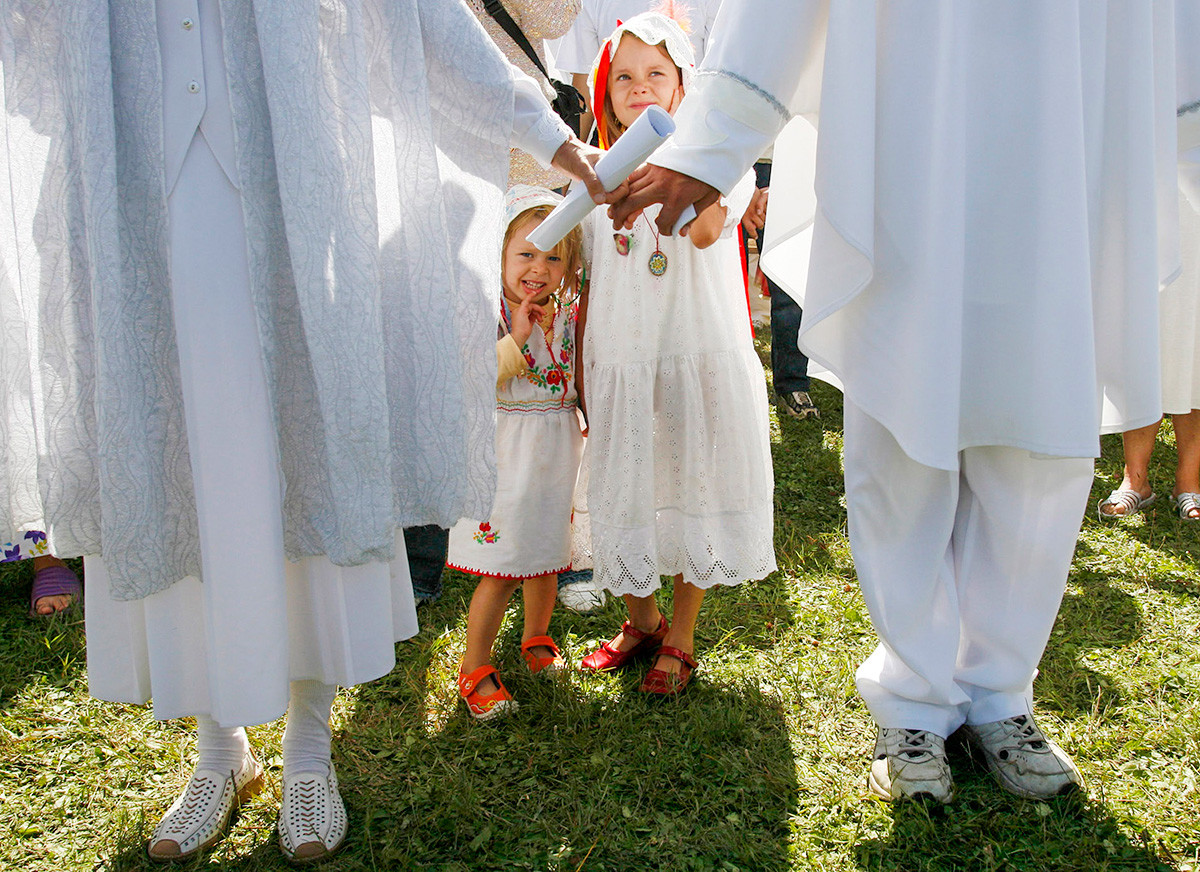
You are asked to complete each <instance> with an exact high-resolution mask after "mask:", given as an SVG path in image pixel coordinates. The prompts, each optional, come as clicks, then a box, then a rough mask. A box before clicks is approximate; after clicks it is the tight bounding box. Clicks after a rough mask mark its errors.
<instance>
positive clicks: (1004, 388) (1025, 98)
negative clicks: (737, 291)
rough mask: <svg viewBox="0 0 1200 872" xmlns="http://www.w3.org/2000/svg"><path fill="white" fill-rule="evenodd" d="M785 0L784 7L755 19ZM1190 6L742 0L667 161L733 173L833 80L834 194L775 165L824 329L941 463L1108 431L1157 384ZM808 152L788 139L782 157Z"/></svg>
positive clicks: (775, 220)
mask: <svg viewBox="0 0 1200 872" xmlns="http://www.w3.org/2000/svg"><path fill="white" fill-rule="evenodd" d="M768 7H769V10H770V14H771V15H772V16H773V19H772V20H773V23H774V25H775V26H774V27H773V28H770V29H759V28H757V27H754V26H753V25H752V23H751V22H753V21H754V20H755V19H756V18H757V17H758V16H759V15H766V14H767V10H768ZM1172 11H1173V10H1172V6H1171V4H1170V2H1167V0H1155V2H1145V0H1114V2H1109V3H1092V2H1079V0H1050V2H1046V0H1026V2H1013V3H1002V4H991V3H989V4H980V3H929V2H926V0H891V2H888V3H883V4H875V3H858V2H848V0H826V2H818V0H806V2H797V3H792V4H786V5H779V4H771V3H767V2H765V0H726V2H725V3H724V5H723V7H722V10H721V13H720V16H719V18H718V22H717V25H716V27H715V28H714V34H715V38H714V39H713V41H712V43H711V44H710V46H709V54H708V55H707V57H706V59H705V62H704V64H703V65H702V70H701V72H700V74H699V75H698V78H697V84H696V86H695V87H694V88H693V89H692V92H691V93H690V94H689V95H688V98H687V99H686V100H685V102H684V104H683V106H682V107H681V108H680V111H679V112H678V113H677V121H678V122H679V132H678V133H677V135H676V137H675V140H674V142H673V143H672V144H669V145H668V146H667V147H666V148H664V149H663V150H661V151H660V152H659V153H658V155H657V156H656V157H655V158H654V160H653V162H654V163H657V164H661V165H663V166H666V167H670V168H672V169H676V170H679V171H681V172H685V173H687V174H689V175H692V176H694V177H697V178H701V179H704V180H705V181H708V182H710V183H712V184H714V185H715V186H716V187H718V188H720V189H722V190H728V189H729V187H730V186H731V185H732V184H733V182H734V180H735V179H736V178H737V177H738V175H739V174H740V173H741V172H742V171H743V169H744V167H745V166H748V165H749V163H750V162H751V161H752V160H753V159H754V157H755V156H756V155H757V154H758V153H760V152H761V150H762V147H763V144H764V143H765V142H766V141H767V140H769V139H770V138H771V137H772V136H774V135H775V134H776V133H777V132H778V131H779V129H780V128H781V127H782V126H783V124H784V122H785V120H786V119H787V117H788V116H789V115H790V114H793V113H809V114H813V113H815V110H816V109H817V105H818V102H819V104H820V118H819V130H820V135H819V140H818V145H817V149H818V151H817V156H816V180H817V182H816V201H817V204H818V208H817V210H816V215H815V217H814V216H812V215H811V212H810V214H809V215H808V216H807V218H806V217H805V216H802V215H798V214H796V211H795V209H796V205H797V204H799V203H800V202H801V201H802V200H803V199H804V198H803V197H800V196H797V195H796V192H794V191H785V190H781V188H780V184H779V180H778V179H777V180H776V183H775V185H774V187H775V191H774V195H773V196H772V198H771V202H772V210H773V211H772V215H771V221H770V222H768V226H773V227H774V229H775V234H774V236H775V247H776V251H775V256H774V258H772V257H771V254H770V253H768V255H767V256H766V258H765V264H766V266H767V268H768V270H771V269H772V268H773V269H774V276H775V278H776V279H777V281H779V282H780V284H781V285H783V286H784V287H785V288H787V289H788V290H789V292H790V293H793V295H795V296H798V297H802V302H803V306H804V315H805V318H804V327H803V332H802V336H801V346H802V347H803V348H804V350H805V351H806V352H807V353H808V354H809V356H810V357H811V358H813V360H814V362H815V363H816V364H817V366H818V367H820V368H823V369H824V370H825V371H826V372H827V373H828V375H827V376H826V377H828V378H830V379H831V380H833V381H835V382H836V383H839V384H841V385H842V386H843V387H844V389H845V391H846V394H847V396H848V397H849V398H851V399H852V400H853V401H854V402H855V403H856V404H857V405H858V406H859V407H860V408H861V409H863V410H864V411H865V412H866V413H867V414H868V415H870V416H871V417H872V418H875V419H876V420H878V421H880V422H881V423H882V424H883V425H884V426H885V427H886V428H887V429H888V430H889V431H890V432H891V433H892V434H893V435H894V436H895V438H896V439H897V441H898V442H899V443H900V444H901V446H902V447H903V448H904V450H905V452H906V453H908V454H909V456H911V457H912V458H913V459H915V460H917V461H919V462H921V463H924V464H927V465H930V466H935V467H940V468H943V469H956V468H957V465H958V457H959V455H958V452H959V451H960V450H961V449H963V448H967V447H971V446H977V445H1006V446H1011V447H1020V448H1026V449H1028V450H1030V451H1033V452H1035V453H1039V454H1047V455H1057V456H1078V457H1089V456H1094V455H1096V454H1097V452H1098V450H1099V440H1098V438H1097V434H1098V432H1099V431H1100V429H1101V426H1102V420H1103V426H1104V428H1105V429H1107V430H1121V429H1127V428H1129V427H1136V426H1140V425H1143V424H1146V423H1149V422H1151V421H1153V420H1155V419H1156V417H1157V416H1158V413H1159V410H1160V408H1159V407H1160V401H1159V386H1158V367H1157V360H1156V358H1155V355H1154V353H1153V349H1154V348H1155V347H1156V344H1157V321H1158V319H1157V306H1156V292H1157V290H1158V288H1159V285H1160V279H1167V278H1169V277H1170V276H1171V275H1172V274H1173V273H1174V271H1175V269H1176V267H1177V257H1176V256H1175V254H1173V252H1172V251H1171V247H1170V245H1167V246H1164V249H1163V252H1162V254H1161V256H1160V252H1159V241H1160V236H1161V238H1163V239H1167V240H1170V239H1172V238H1173V230H1174V224H1175V217H1176V212H1175V195H1174V190H1173V188H1174V184H1173V169H1174V165H1173V164H1174V154H1173V148H1174V128H1173V123H1172V122H1173V114H1174V112H1173V110H1174V108H1175V106H1174V101H1173V85H1174V63H1173V58H1174V46H1173V44H1172V40H1171V36H1172V17H1173V16H1172ZM706 71H707V72H706ZM818 95H819V99H818ZM714 108H716V109H718V111H709V110H712V109H714ZM755 131H758V133H757V135H756V133H755ZM795 157H796V154H795V150H794V149H793V148H791V147H789V148H787V149H785V148H784V147H783V145H782V144H781V145H780V147H777V149H776V152H775V172H776V173H780V172H781V170H783V167H784V165H786V164H787V163H788V162H789V160H793V159H794V158H795ZM783 171H784V173H785V174H786V172H787V171H786V170H783ZM781 203H782V204H784V205H783V206H781V207H780V209H781V211H780V212H778V213H777V212H776V211H775V209H776V207H777V206H779V204H781ZM789 204H790V205H791V211H792V214H790V215H789V214H787V212H788V205H789ZM805 229H811V231H812V233H811V263H810V262H809V254H810V251H809V244H808V243H809V240H808V239H807V238H805V237H804V235H803V234H802V233H801V231H803V230H805ZM772 264H774V267H772ZM806 276H807V283H806V282H805V278H806Z"/></svg>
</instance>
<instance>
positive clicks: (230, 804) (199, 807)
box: [146, 753, 263, 863]
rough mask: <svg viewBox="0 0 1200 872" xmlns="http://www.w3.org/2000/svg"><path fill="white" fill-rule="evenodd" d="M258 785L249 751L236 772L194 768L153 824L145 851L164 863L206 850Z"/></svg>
mask: <svg viewBox="0 0 1200 872" xmlns="http://www.w3.org/2000/svg"><path fill="white" fill-rule="evenodd" d="M262 787H263V770H262V766H260V765H259V764H258V761H257V760H256V759H254V755H253V754H252V753H247V754H246V756H245V757H244V758H243V759H242V767H241V769H240V770H239V771H238V772H236V773H235V772H223V773H222V772H217V771H215V770H212V769H197V770H196V771H195V772H194V773H192V777H191V779H189V780H188V783H187V786H186V787H185V788H184V789H183V793H181V794H180V795H179V797H178V798H177V799H176V800H175V802H173V803H172V804H171V807H170V808H169V809H167V813H166V814H165V815H163V818H162V820H160V821H159V822H158V826H156V827H155V828H154V832H153V833H152V834H151V835H150V841H149V842H147V843H146V854H147V855H148V856H149V857H150V859H151V860H153V861H154V862H156V863H167V862H176V861H179V860H186V859H187V858H188V857H191V856H194V855H196V854H199V853H200V852H201V851H206V850H208V849H209V848H211V847H212V846H213V845H215V844H216V843H217V842H219V841H220V840H221V839H222V838H223V837H224V836H225V833H226V832H228V830H229V823H230V821H231V820H232V819H233V813H234V812H235V811H236V810H237V808H238V806H239V805H241V804H242V803H243V802H246V801H247V800H249V799H250V798H251V797H252V796H254V795H255V794H256V793H258V792H259V791H260V790H262Z"/></svg>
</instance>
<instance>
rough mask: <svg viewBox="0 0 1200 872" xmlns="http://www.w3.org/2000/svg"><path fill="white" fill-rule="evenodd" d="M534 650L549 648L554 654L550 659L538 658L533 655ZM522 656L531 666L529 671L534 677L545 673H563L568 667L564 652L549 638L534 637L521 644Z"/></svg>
mask: <svg viewBox="0 0 1200 872" xmlns="http://www.w3.org/2000/svg"><path fill="white" fill-rule="evenodd" d="M534 648H549V649H550V650H551V651H553V652H554V653H553V654H551V655H550V656H549V657H538V656H537V655H536V654H534V653H533V650H532V649H534ZM521 656H522V657H524V658H525V662H526V663H528V664H529V671H530V672H532V673H533V674H534V675H537V674H538V673H539V672H542V671H545V673H546V674H547V675H554V674H556V673H558V672H562V670H563V668H564V667H565V666H566V665H567V664H566V663H565V662H564V661H563V659H562V652H561V651H559V650H558V646H557V645H555V644H554V640H553V639H551V638H550V637H549V636H533V637H531V638H529V639H527V640H525V641H524V642H522V643H521Z"/></svg>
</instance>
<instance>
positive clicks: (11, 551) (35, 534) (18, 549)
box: [0, 530, 50, 563]
mask: <svg viewBox="0 0 1200 872" xmlns="http://www.w3.org/2000/svg"><path fill="white" fill-rule="evenodd" d="M23 538H24V540H25V542H24V543H21V542H5V543H4V545H2V546H0V550H3V551H4V557H3V558H0V563H11V562H13V561H15V560H26V559H28V558H30V557H40V556H42V555H43V554H49V553H50V552H49V549H48V548H47V545H46V534H45V533H43V532H42V531H41V530H30V531H29V532H28V533H26V534H25V535H24V537H23Z"/></svg>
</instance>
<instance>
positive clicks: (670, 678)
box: [638, 645, 697, 696]
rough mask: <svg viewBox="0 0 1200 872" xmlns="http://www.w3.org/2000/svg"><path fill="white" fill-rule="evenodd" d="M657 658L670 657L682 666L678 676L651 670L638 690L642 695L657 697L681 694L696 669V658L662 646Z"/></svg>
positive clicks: (677, 649)
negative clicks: (649, 694)
mask: <svg viewBox="0 0 1200 872" xmlns="http://www.w3.org/2000/svg"><path fill="white" fill-rule="evenodd" d="M658 656H659V657H671V658H673V659H675V660H678V661H679V662H680V663H682V664H683V668H682V669H680V670H679V672H678V674H676V673H674V672H667V671H666V670H665V669H651V670H650V671H649V672H647V673H646V677H645V678H644V679H643V680H642V686H641V687H640V688H638V689H639V690H641V692H642V693H652V694H656V695H658V696H674V695H675V694H677V693H683V689H684V688H685V687H687V686H688V682H689V681H691V679H692V670H694V669H695V668H696V665H697V664H696V658H695V657H693V656H692V655H691V654H689V653H687V652H686V651H683V650H681V649H679V648H672V647H671V646H670V645H663V646H662V647H661V648H659V649H658Z"/></svg>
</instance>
